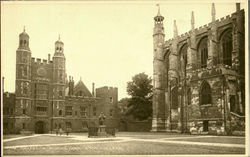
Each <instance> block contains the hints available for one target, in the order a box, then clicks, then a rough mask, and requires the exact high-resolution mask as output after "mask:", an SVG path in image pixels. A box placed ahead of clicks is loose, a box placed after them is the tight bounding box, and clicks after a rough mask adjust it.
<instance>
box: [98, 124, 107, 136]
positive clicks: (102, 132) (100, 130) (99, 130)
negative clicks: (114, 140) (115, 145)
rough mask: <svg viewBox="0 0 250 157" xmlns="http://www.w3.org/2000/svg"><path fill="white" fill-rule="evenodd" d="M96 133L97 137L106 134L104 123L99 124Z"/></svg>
mask: <svg viewBox="0 0 250 157" xmlns="http://www.w3.org/2000/svg"><path fill="white" fill-rule="evenodd" d="M97 135H98V137H106V136H107V133H106V125H99V128H98V133H97Z"/></svg>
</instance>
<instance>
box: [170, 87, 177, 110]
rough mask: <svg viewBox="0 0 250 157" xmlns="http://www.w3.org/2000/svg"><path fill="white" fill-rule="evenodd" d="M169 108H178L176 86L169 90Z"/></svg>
mask: <svg viewBox="0 0 250 157" xmlns="http://www.w3.org/2000/svg"><path fill="white" fill-rule="evenodd" d="M171 102H172V103H171V108H172V109H178V88H177V87H174V88H173V89H172V91H171Z"/></svg>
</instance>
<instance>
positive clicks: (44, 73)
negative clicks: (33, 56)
mask: <svg viewBox="0 0 250 157" xmlns="http://www.w3.org/2000/svg"><path fill="white" fill-rule="evenodd" d="M37 74H38V75H39V76H42V77H44V76H45V75H46V74H47V72H46V70H45V69H44V68H38V69H37Z"/></svg>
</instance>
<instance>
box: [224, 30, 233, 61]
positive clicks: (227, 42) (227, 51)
mask: <svg viewBox="0 0 250 157" xmlns="http://www.w3.org/2000/svg"><path fill="white" fill-rule="evenodd" d="M221 44H222V55H223V64H225V65H229V66H232V50H233V41H232V31H227V32H226V33H224V35H223V36H222V39H221Z"/></svg>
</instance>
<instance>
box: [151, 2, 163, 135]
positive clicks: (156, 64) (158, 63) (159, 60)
mask: <svg viewBox="0 0 250 157" xmlns="http://www.w3.org/2000/svg"><path fill="white" fill-rule="evenodd" d="M158 7H159V5H158ZM163 20H164V17H163V16H162V15H161V14H160V7H159V8H158V14H157V15H156V16H155V17H154V33H153V41H154V45H153V46H154V51H153V53H154V60H153V99H154V101H153V120H152V131H164V130H165V84H164V81H165V80H166V77H165V71H164V67H165V64H164V52H163V45H164V37H165V34H164V27H163Z"/></svg>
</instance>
